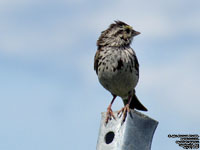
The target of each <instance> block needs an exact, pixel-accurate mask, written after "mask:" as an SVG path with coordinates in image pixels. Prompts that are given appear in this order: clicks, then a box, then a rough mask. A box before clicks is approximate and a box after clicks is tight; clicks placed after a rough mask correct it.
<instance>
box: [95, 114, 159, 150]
mask: <svg viewBox="0 0 200 150" xmlns="http://www.w3.org/2000/svg"><path fill="white" fill-rule="evenodd" d="M114 115H115V116H117V112H114ZM105 116H106V113H105V112H103V113H102V119H101V126H100V131H99V138H98V142H97V150H150V149H151V143H152V138H153V134H154V132H155V129H156V127H157V125H158V122H157V121H156V120H153V119H151V118H149V117H148V116H146V115H144V114H142V113H140V112H137V111H135V110H131V112H130V113H128V115H127V118H126V121H125V122H124V123H123V124H122V117H121V118H119V117H116V120H114V119H112V120H110V121H109V122H108V124H107V125H105Z"/></svg>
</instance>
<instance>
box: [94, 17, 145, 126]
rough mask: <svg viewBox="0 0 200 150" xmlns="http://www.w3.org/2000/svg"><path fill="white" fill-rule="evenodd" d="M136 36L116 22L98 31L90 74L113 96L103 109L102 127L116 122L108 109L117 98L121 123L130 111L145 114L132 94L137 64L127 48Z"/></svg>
mask: <svg viewBox="0 0 200 150" xmlns="http://www.w3.org/2000/svg"><path fill="white" fill-rule="evenodd" d="M139 34H140V32H138V31H136V30H134V29H133V27H131V26H130V25H128V24H126V23H125V22H123V21H120V20H117V21H114V23H111V24H110V26H109V27H108V28H107V29H106V30H104V31H102V32H101V35H100V36H99V38H98V40H97V51H96V53H95V56H94V70H95V71H96V74H97V76H98V80H99V82H100V84H101V85H102V86H103V87H104V88H105V89H106V90H108V91H109V92H110V93H111V94H112V96H113V98H112V100H111V102H110V104H109V106H108V107H107V112H106V119H105V123H106V124H107V123H108V121H109V120H111V119H116V117H115V116H114V113H113V111H112V108H111V107H112V104H113V102H114V101H115V99H116V97H117V96H119V97H121V98H122V100H123V103H124V106H123V107H122V109H121V110H119V111H118V113H117V116H118V115H119V116H123V119H122V121H123V122H124V121H125V119H126V116H127V112H130V109H137V110H141V111H147V108H146V107H145V106H144V105H143V104H142V103H141V102H140V101H139V99H138V98H137V96H136V93H135V87H136V85H137V83H138V80H139V62H138V59H137V57H136V53H135V51H134V50H133V49H132V48H131V47H130V45H131V43H132V40H133V38H134V37H135V36H137V35H139Z"/></svg>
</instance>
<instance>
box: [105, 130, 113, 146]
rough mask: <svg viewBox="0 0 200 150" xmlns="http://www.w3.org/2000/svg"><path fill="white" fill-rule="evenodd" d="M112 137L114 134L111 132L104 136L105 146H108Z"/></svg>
mask: <svg viewBox="0 0 200 150" xmlns="http://www.w3.org/2000/svg"><path fill="white" fill-rule="evenodd" d="M114 137H115V133H114V132H113V131H110V132H108V133H107V134H106V136H105V142H106V144H110V143H111V142H112V141H113V139H114Z"/></svg>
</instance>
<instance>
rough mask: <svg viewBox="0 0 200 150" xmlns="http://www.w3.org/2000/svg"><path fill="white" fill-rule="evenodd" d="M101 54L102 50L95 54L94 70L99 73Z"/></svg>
mask: <svg viewBox="0 0 200 150" xmlns="http://www.w3.org/2000/svg"><path fill="white" fill-rule="evenodd" d="M99 54H100V51H99V50H97V52H96V54H95V56H94V70H95V71H96V73H97V74H98V62H99Z"/></svg>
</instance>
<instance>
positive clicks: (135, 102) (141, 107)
mask: <svg viewBox="0 0 200 150" xmlns="http://www.w3.org/2000/svg"><path fill="white" fill-rule="evenodd" d="M130 108H131V109H134V108H135V109H138V110H142V111H147V108H146V107H144V105H142V104H141V103H140V101H139V100H138V98H137V96H136V95H135V94H134V95H133V97H132V100H131V104H130Z"/></svg>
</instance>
